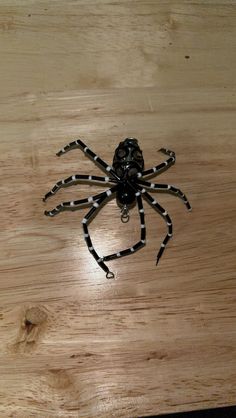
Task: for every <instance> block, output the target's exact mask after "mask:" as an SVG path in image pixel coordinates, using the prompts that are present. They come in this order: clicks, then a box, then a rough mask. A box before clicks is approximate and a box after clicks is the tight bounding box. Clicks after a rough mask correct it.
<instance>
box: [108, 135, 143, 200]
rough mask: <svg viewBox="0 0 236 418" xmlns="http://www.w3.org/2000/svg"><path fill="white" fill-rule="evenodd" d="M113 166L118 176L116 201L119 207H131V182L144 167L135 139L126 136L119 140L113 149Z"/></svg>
mask: <svg viewBox="0 0 236 418" xmlns="http://www.w3.org/2000/svg"><path fill="white" fill-rule="evenodd" d="M113 167H114V170H115V173H116V174H117V176H119V178H120V181H119V182H118V187H117V192H116V198H117V203H118V205H119V206H121V207H124V206H125V207H127V208H128V207H131V206H132V205H133V204H134V203H135V200H136V197H135V188H134V187H132V183H133V182H134V180H135V178H136V177H137V174H138V172H140V171H142V170H143V168H144V160H143V155H142V151H141V149H140V148H139V145H138V140H137V139H135V138H126V139H125V140H124V141H122V142H120V144H119V146H118V147H117V148H116V150H115V154H114V158H113Z"/></svg>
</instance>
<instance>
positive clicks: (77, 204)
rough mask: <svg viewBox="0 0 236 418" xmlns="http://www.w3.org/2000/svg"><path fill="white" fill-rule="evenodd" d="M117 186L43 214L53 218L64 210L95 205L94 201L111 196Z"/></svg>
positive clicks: (64, 203)
mask: <svg viewBox="0 0 236 418" xmlns="http://www.w3.org/2000/svg"><path fill="white" fill-rule="evenodd" d="M116 188H117V186H114V187H112V188H111V189H108V190H106V191H105V192H102V193H99V194H97V195H95V196H90V197H88V198H86V199H80V200H74V201H71V202H62V203H60V205H58V206H56V207H55V208H54V209H52V210H49V211H47V210H46V211H45V212H44V214H45V215H46V216H51V217H52V216H55V215H57V214H58V213H60V212H62V211H64V210H76V209H80V206H81V205H86V204H92V203H94V205H95V204H96V201H97V200H98V199H100V198H103V197H104V198H106V197H109V196H111V195H112V193H114V191H116Z"/></svg>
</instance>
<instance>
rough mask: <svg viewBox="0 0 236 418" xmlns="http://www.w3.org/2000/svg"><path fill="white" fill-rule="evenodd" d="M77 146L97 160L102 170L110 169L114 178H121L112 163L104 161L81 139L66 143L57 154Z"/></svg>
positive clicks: (59, 154)
mask: <svg viewBox="0 0 236 418" xmlns="http://www.w3.org/2000/svg"><path fill="white" fill-rule="evenodd" d="M76 148H79V149H81V150H82V151H84V153H85V154H86V155H88V156H89V157H90V158H91V159H92V160H93V161H95V162H96V163H97V164H98V166H99V167H100V168H101V169H102V170H105V171H108V172H109V173H110V174H111V175H112V176H113V177H114V178H116V179H117V180H119V177H118V176H117V175H116V173H115V171H114V170H113V168H112V167H111V166H110V165H108V164H107V163H106V162H105V161H103V160H102V159H101V158H100V157H98V155H96V154H94V152H93V151H91V149H89V148H88V147H87V145H85V144H84V143H83V142H82V141H81V140H80V139H77V140H76V141H73V142H70V144H68V145H66V146H65V147H64V148H62V149H61V150H60V151H59V152H57V156H58V157H60V156H61V155H62V154H65V153H66V152H68V151H70V150H72V149H76Z"/></svg>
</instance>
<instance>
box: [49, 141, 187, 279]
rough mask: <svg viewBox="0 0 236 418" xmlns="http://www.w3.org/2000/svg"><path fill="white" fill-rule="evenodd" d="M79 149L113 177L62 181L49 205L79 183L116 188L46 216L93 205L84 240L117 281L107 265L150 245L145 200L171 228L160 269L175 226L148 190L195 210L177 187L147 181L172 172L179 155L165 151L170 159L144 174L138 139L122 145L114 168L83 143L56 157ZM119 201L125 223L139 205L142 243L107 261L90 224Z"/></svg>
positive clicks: (85, 223) (78, 177)
mask: <svg viewBox="0 0 236 418" xmlns="http://www.w3.org/2000/svg"><path fill="white" fill-rule="evenodd" d="M76 148H79V149H81V150H82V151H83V152H84V153H85V154H86V155H87V156H88V157H90V158H91V159H92V160H93V161H94V162H95V163H96V164H97V165H98V166H99V168H101V169H102V170H104V171H106V172H107V173H109V177H107V176H105V177H100V176H91V175H84V174H75V175H73V176H70V177H68V178H66V179H65V180H61V181H59V182H58V183H56V184H55V186H54V187H53V188H52V189H51V190H50V191H49V192H48V193H47V194H46V195H45V197H44V198H43V201H44V202H45V201H46V200H47V199H48V198H49V197H50V196H52V195H54V194H55V193H56V192H57V191H58V190H59V189H60V188H61V187H66V186H67V185H72V184H75V183H77V182H78V181H90V182H92V183H94V182H95V183H96V182H103V183H107V184H109V183H110V184H112V183H114V186H113V187H111V188H109V189H108V190H106V191H105V192H102V193H99V194H96V195H94V196H90V197H88V198H86V199H80V200H75V201H71V202H63V203H61V204H60V205H58V206H56V207H55V208H54V209H52V210H50V211H45V212H44V213H45V215H46V216H55V215H57V214H58V213H60V212H61V211H63V210H68V209H69V210H75V209H80V207H81V205H92V207H91V209H90V211H89V212H88V213H87V214H86V215H85V217H84V218H83V220H82V225H83V230H84V238H85V241H86V244H87V246H88V249H89V251H90V253H91V254H92V255H93V257H94V258H95V260H96V262H97V263H98V265H99V266H100V267H101V268H102V269H103V270H104V271H105V273H106V277H107V278H108V279H110V278H113V277H114V273H113V272H112V271H110V270H109V268H108V267H107V266H106V264H105V263H104V262H105V261H109V260H114V259H116V258H119V257H123V256H125V255H129V254H132V253H134V252H135V251H137V250H139V249H140V248H141V247H143V246H144V245H145V243H146V241H145V238H146V228H145V220H144V218H145V215H144V209H143V202H142V196H144V198H145V199H146V200H147V202H148V203H149V204H150V205H152V206H153V207H154V208H155V209H156V210H157V211H158V212H159V214H160V215H161V216H162V217H163V218H164V220H165V222H166V225H167V234H166V236H165V238H164V240H163V242H162V244H161V247H160V250H159V252H158V254H157V259H156V265H157V264H158V262H159V260H160V258H161V256H162V254H163V252H164V250H165V247H166V245H167V243H168V241H169V239H170V238H171V237H172V222H171V218H170V217H169V215H168V213H167V211H166V210H165V209H163V207H162V206H161V205H159V203H158V202H157V201H156V200H155V199H153V197H152V196H151V195H150V194H149V193H148V192H147V189H148V190H149V189H151V190H153V191H154V190H156V191H162V192H163V191H164V192H170V193H173V194H175V195H177V196H179V197H180V198H181V199H182V200H183V201H184V204H185V206H186V208H187V209H188V210H191V206H190V203H189V201H188V199H187V197H186V196H185V194H184V193H182V192H181V190H179V189H177V188H176V187H174V186H170V185H168V184H156V183H150V182H148V181H145V180H143V178H146V177H147V176H150V175H155V174H159V173H160V172H162V171H163V170H166V169H168V168H169V167H171V166H172V165H173V164H174V163H175V153H174V152H173V151H170V150H168V149H166V148H161V149H160V150H159V151H160V152H162V153H164V154H166V155H168V156H169V158H168V159H167V160H166V161H165V162H163V163H161V164H159V165H157V166H155V167H153V168H150V169H148V170H144V159H143V154H142V151H141V149H140V147H139V145H138V140H137V139H135V138H126V139H125V140H124V141H122V142H120V144H119V145H118V147H117V148H116V150H115V154H114V157H113V164H112V166H110V165H108V164H107V163H106V162H105V161H103V160H102V159H101V158H100V157H98V156H97V155H96V154H94V152H93V151H91V150H90V149H89V148H88V147H87V146H86V145H85V144H84V143H83V142H82V141H81V140H80V139H78V140H76V141H73V142H71V143H70V144H68V145H66V146H65V147H64V148H62V149H61V150H60V151H59V152H58V153H57V154H56V155H57V156H61V155H62V154H65V153H66V152H68V151H70V150H72V149H76ZM115 196H116V199H117V204H118V206H119V207H120V208H121V221H122V222H124V223H126V222H128V220H129V209H130V208H131V207H133V206H135V205H136V203H137V205H138V211H139V218H140V224H141V236H140V240H139V241H138V242H137V243H136V244H135V245H134V246H133V247H131V248H127V249H125V250H122V251H120V252H118V253H114V254H111V255H107V256H105V257H100V256H99V255H98V254H97V252H96V250H95V249H94V247H93V244H92V241H91V237H90V235H89V230H88V224H89V222H90V221H91V220H92V217H94V216H95V215H96V214H97V213H98V211H99V208H100V207H101V205H102V204H104V203H106V201H108V200H109V198H110V197H115Z"/></svg>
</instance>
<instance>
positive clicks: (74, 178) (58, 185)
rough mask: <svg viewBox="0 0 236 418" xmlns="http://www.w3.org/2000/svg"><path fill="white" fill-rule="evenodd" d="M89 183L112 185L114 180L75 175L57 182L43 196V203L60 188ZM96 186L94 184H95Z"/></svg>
mask: <svg viewBox="0 0 236 418" xmlns="http://www.w3.org/2000/svg"><path fill="white" fill-rule="evenodd" d="M81 180H82V181H83V180H84V181H91V182H102V183H114V182H115V180H114V179H112V178H110V177H100V176H88V175H85V174H75V175H73V176H70V177H67V178H66V179H64V180H60V181H58V182H57V183H56V184H55V186H53V188H52V189H51V190H50V191H49V192H48V193H47V194H45V196H44V198H43V201H44V202H45V201H46V200H47V199H48V198H49V197H50V196H53V195H54V194H55V193H57V192H58V190H59V189H61V188H62V187H67V186H72V185H73V184H76V183H77V182H78V181H81ZM95 184H96V183H95Z"/></svg>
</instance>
